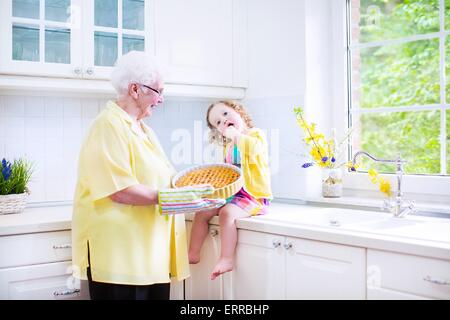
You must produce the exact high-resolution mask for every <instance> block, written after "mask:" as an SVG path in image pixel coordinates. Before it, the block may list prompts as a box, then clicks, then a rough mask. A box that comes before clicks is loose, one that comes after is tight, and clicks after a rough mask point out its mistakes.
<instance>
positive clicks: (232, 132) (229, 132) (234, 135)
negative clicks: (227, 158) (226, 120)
mask: <svg viewBox="0 0 450 320" xmlns="http://www.w3.org/2000/svg"><path fill="white" fill-rule="evenodd" d="M222 134H223V135H224V136H225V137H227V138H228V139H231V140H233V141H234V142H237V140H238V139H239V137H240V136H241V133H240V132H239V131H238V130H237V129H236V128H235V127H234V126H229V127H227V128H226V129H225V130H224V132H222Z"/></svg>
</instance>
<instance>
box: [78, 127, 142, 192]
mask: <svg viewBox="0 0 450 320" xmlns="http://www.w3.org/2000/svg"><path fill="white" fill-rule="evenodd" d="M122 126H123V125H122V124H120V123H119V124H116V125H115V124H113V123H111V122H108V121H103V122H100V123H97V127H96V128H94V129H93V131H92V134H91V136H90V137H89V138H88V140H87V141H86V144H87V145H86V153H85V154H84V157H85V161H83V163H84V167H83V168H80V169H81V170H83V172H84V176H85V181H87V185H88V189H89V190H90V194H91V198H92V200H93V201H96V200H99V199H102V198H105V197H108V196H110V195H112V194H114V193H116V192H117V191H120V190H123V189H125V188H128V187H130V186H133V185H136V184H139V182H138V181H137V179H136V177H135V175H134V174H133V170H132V158H133V157H132V155H131V151H130V145H129V144H130V139H129V136H128V134H131V133H128V132H126V130H124V128H123V127H122Z"/></svg>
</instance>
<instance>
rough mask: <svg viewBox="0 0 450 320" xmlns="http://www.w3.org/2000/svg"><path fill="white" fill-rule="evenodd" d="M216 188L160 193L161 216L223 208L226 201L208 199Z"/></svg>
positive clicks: (196, 188) (171, 190) (183, 189)
mask: <svg viewBox="0 0 450 320" xmlns="http://www.w3.org/2000/svg"><path fill="white" fill-rule="evenodd" d="M213 192H214V188H213V187H212V186H210V185H200V186H193V187H183V188H177V189H164V190H160V191H159V192H158V202H159V211H160V213H161V214H177V213H187V212H198V211H203V210H210V209H214V208H218V207H221V206H223V205H224V204H225V203H226V201H225V200H224V199H208V198H207V197H208V196H210V195H212V193H213Z"/></svg>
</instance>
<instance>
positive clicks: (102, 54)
mask: <svg viewBox="0 0 450 320" xmlns="http://www.w3.org/2000/svg"><path fill="white" fill-rule="evenodd" d="M0 9H1V10H0V21H1V22H0V24H1V30H3V31H2V34H1V35H0V47H1V48H2V50H1V51H2V53H4V54H2V55H1V56H0V72H1V73H4V74H16V75H35V76H56V77H65V78H87V79H107V78H108V77H109V73H110V71H111V66H113V65H114V62H115V61H116V59H117V57H118V56H119V55H121V54H123V53H126V52H128V51H130V50H140V51H144V50H147V51H150V52H153V47H152V36H151V28H150V26H151V23H149V22H147V23H146V20H147V21H149V20H151V19H149V16H150V13H151V11H150V10H151V9H150V2H149V1H144V0H94V1H92V0H5V1H1V4H0Z"/></svg>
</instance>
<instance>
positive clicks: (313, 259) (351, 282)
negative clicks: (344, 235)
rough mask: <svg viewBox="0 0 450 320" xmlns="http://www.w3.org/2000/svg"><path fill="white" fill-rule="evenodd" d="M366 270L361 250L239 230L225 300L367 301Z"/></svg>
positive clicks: (363, 253) (363, 254)
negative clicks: (234, 259)
mask: <svg viewBox="0 0 450 320" xmlns="http://www.w3.org/2000/svg"><path fill="white" fill-rule="evenodd" d="M365 266H366V264H365V249H363V248H356V247H351V246H344V245H338V244H332V243H327V242H320V241H312V240H305V239H299V238H292V237H285V236H280V235H274V234H269V233H261V232H254V231H248V230H239V240H238V247H237V251H236V265H235V269H234V270H233V272H232V273H231V288H228V290H229V291H230V294H229V298H230V299H365V294H366V287H365V281H366V277H365V270H366V268H365ZM227 296H228V294H227Z"/></svg>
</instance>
